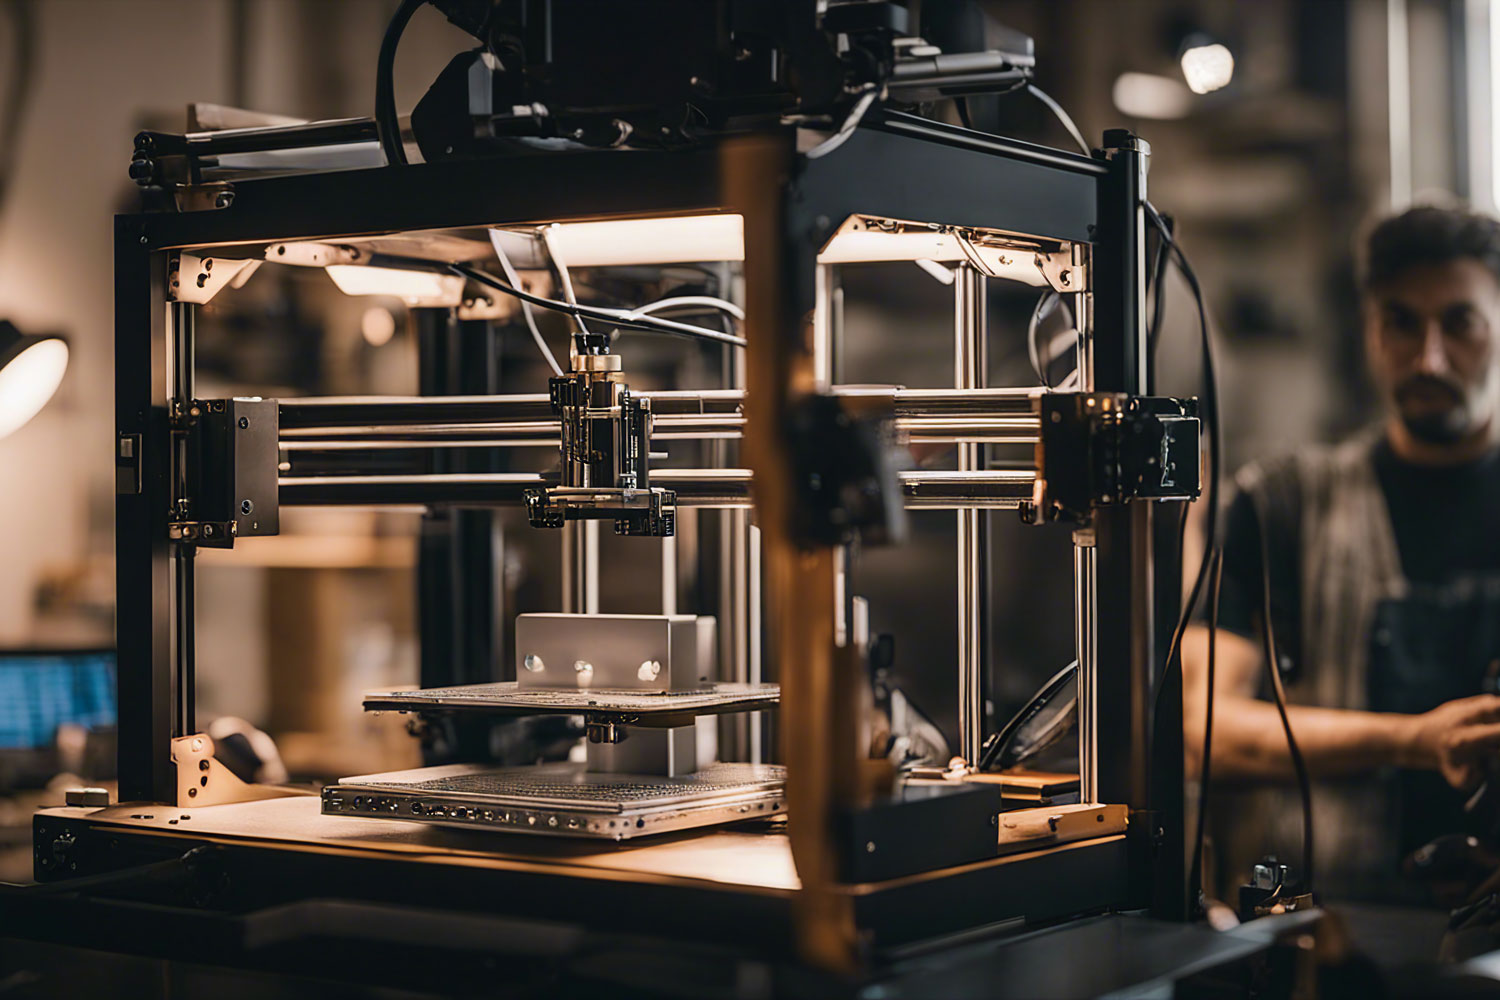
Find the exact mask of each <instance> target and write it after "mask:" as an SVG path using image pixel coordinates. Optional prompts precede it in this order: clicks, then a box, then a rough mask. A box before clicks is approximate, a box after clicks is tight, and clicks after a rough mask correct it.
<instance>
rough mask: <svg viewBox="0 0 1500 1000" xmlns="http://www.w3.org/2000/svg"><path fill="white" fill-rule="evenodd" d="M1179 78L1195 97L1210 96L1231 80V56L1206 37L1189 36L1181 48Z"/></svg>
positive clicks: (1222, 47)
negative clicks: (1197, 95) (1180, 73)
mask: <svg viewBox="0 0 1500 1000" xmlns="http://www.w3.org/2000/svg"><path fill="white" fill-rule="evenodd" d="M1179 61H1180V62H1181V63H1182V78H1183V79H1184V80H1186V81H1187V85H1188V89H1189V90H1191V91H1192V92H1193V93H1195V94H1209V93H1212V92H1213V91H1215V90H1219V89H1220V88H1223V87H1227V86H1229V81H1230V80H1232V79H1234V53H1233V52H1230V51H1229V47H1228V46H1227V45H1223V44H1221V43H1219V42H1216V41H1214V40H1213V39H1211V38H1209V37H1207V36H1206V35H1196V36H1193V37H1190V38H1189V39H1188V40H1187V41H1186V42H1184V43H1183V46H1182V57H1181V59H1180V60H1179Z"/></svg>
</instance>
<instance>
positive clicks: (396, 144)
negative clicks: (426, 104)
mask: <svg viewBox="0 0 1500 1000" xmlns="http://www.w3.org/2000/svg"><path fill="white" fill-rule="evenodd" d="M426 2H427V0H401V6H399V7H397V8H396V13H394V14H392V15H391V23H390V24H388V25H386V29H385V37H384V38H382V39H381V40H380V59H379V60H378V61H377V62H376V64H375V131H376V132H377V133H378V134H379V136H380V149H381V151H382V152H384V153H385V162H386V163H387V164H388V165H390V166H398V165H399V166H403V167H404V166H406V147H405V146H404V145H402V143H401V120H400V118H399V117H397V115H396V80H395V73H396V48H397V46H399V45H400V44H401V33H402V32H404V31H405V30H406V24H407V22H408V21H410V20H411V16H412V15H413V14H415V13H416V12H417V8H418V7H420V6H422V4H424V3H426Z"/></svg>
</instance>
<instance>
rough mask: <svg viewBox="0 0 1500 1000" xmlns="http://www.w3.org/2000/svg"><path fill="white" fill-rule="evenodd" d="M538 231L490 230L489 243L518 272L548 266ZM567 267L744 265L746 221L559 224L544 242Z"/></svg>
mask: <svg viewBox="0 0 1500 1000" xmlns="http://www.w3.org/2000/svg"><path fill="white" fill-rule="evenodd" d="M535 234H536V230H534V229H532V230H509V229H492V230H490V239H491V240H492V241H493V242H494V243H495V244H496V246H497V247H498V248H500V249H501V250H503V251H504V253H505V255H506V257H508V258H510V261H511V263H512V264H513V265H514V266H516V267H519V268H537V267H546V266H547V255H546V254H545V252H544V250H543V248H542V247H539V246H538V244H539V243H540V242H541V241H540V240H538V239H537V238H536V235H535ZM548 238H549V239H550V240H551V242H552V245H553V246H554V247H556V248H557V255H558V256H559V257H561V258H562V259H563V260H565V261H567V262H568V266H569V267H613V266H618V265H624V264H696V263H702V262H704V261H736V260H744V259H745V220H744V219H743V218H742V217H741V216H738V215H729V214H722V215H683V216H669V217H666V218H658V219H611V220H609V221H605V222H560V223H557V224H555V225H553V226H551V227H550V235H549V237H548Z"/></svg>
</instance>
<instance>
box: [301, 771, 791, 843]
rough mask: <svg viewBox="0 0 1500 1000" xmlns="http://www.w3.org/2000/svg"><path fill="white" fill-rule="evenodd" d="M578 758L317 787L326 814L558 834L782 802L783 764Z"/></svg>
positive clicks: (704, 822)
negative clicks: (656, 772) (665, 773)
mask: <svg viewBox="0 0 1500 1000" xmlns="http://www.w3.org/2000/svg"><path fill="white" fill-rule="evenodd" d="M585 768H586V765H585V764H583V763H581V762H569V763H559V764H538V765H533V766H529V767H510V768H488V767H485V766H483V765H476V764H459V765H452V766H446V767H427V768H417V769H414V770H409V771H394V772H390V773H388V774H367V775H360V776H358V777H354V778H345V779H343V780H342V781H340V782H339V783H338V784H337V785H329V786H328V787H326V788H324V789H323V812H324V814H326V815H340V816H371V817H379V818H383V819H394V818H399V819H403V820H411V821H417V822H426V823H441V824H443V825H446V826H461V827H465V828H469V829H474V828H478V829H488V830H496V831H502V832H509V833H530V834H543V835H551V836H566V837H604V838H609V839H613V840H626V839H629V838H631V837H640V836H646V835H650V834H655V833H666V832H669V831H673V830H684V829H690V828H693V827H701V826H709V825H713V824H718V823H729V822H737V821H741V820H747V819H766V818H769V817H771V816H775V815H778V814H780V813H781V812H782V811H783V809H784V807H785V802H784V795H783V790H784V786H785V777H786V772H785V769H784V768H782V767H779V766H776V765H770V764H722V763H721V764H710V765H708V766H707V767H705V768H703V769H702V770H700V771H698V772H696V773H694V774H690V775H685V776H683V777H676V778H667V777H648V776H636V775H624V774H595V773H591V772H589V771H587V770H586V769H585Z"/></svg>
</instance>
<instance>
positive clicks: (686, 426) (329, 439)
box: [280, 415, 1041, 451]
mask: <svg viewBox="0 0 1500 1000" xmlns="http://www.w3.org/2000/svg"><path fill="white" fill-rule="evenodd" d="M744 423H745V420H744V418H743V417H738V416H718V415H714V416H702V417H658V418H657V419H656V421H655V425H654V426H653V427H652V430H651V439H652V440H653V441H709V440H737V439H738V438H740V437H741V435H742V433H743V429H744ZM895 428H896V431H897V432H898V433H900V434H904V435H906V437H907V438H908V439H909V440H911V441H913V442H916V443H935V444H952V443H955V442H984V443H991V444H994V443H999V444H1007V443H1008V444H1035V443H1036V442H1037V439H1038V438H1039V437H1040V435H1041V424H1040V423H1039V421H1038V420H1037V418H1036V417H990V416H944V417H897V418H896V420H895ZM560 433H561V431H560V429H559V426H558V423H557V421H555V420H551V421H549V420H515V421H505V422H501V423H474V424H406V425H402V424H383V425H379V426H372V427H361V428H298V429H296V430H293V431H290V432H287V433H285V434H283V435H282V438H281V441H280V447H281V450H282V451H382V450H389V449H393V448H405V449H411V448H442V447H449V448H454V447H457V448H516V447H536V446H537V445H538V444H540V443H545V442H549V441H550V442H552V443H554V444H556V443H557V441H558V435H559V434H560Z"/></svg>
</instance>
